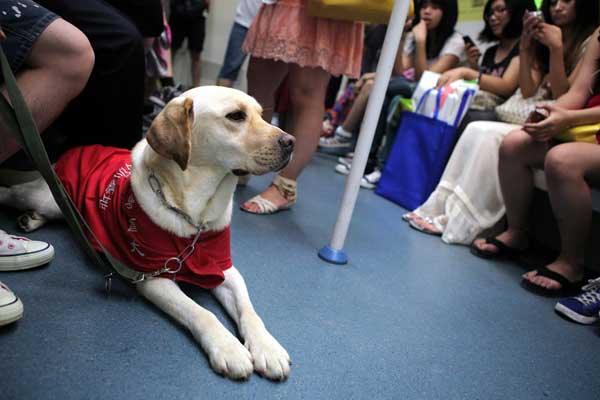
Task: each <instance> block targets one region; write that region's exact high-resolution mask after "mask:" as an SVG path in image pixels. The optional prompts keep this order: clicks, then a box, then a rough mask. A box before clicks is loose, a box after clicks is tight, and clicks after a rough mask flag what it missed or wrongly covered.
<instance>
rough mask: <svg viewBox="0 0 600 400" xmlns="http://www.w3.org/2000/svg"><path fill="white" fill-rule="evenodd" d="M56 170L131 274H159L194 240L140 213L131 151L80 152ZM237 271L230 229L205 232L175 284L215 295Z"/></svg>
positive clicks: (93, 148)
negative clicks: (214, 290) (227, 274)
mask: <svg viewBox="0 0 600 400" xmlns="http://www.w3.org/2000/svg"><path fill="white" fill-rule="evenodd" d="M55 170H56V174H57V175H58V177H59V178H60V180H61V181H62V183H63V185H64V186H65V189H66V190H67V192H68V193H69V195H70V196H71V198H72V199H73V202H74V203H75V205H76V206H77V208H78V209H79V211H80V212H81V215H83V217H84V218H85V220H86V221H87V223H88V224H89V225H90V227H91V228H92V230H93V232H94V234H95V235H96V237H97V238H98V240H99V241H100V243H102V246H104V248H105V249H106V250H107V251H108V252H109V253H110V254H111V255H112V256H113V257H115V258H117V259H118V260H119V261H121V262H123V263H124V264H125V265H127V266H129V267H130V268H133V269H135V270H137V271H141V272H154V271H156V270H158V269H160V268H162V267H163V266H164V264H165V261H166V260H167V259H169V258H171V257H176V256H177V255H178V254H179V253H180V252H181V251H182V250H183V249H184V248H185V247H186V246H187V245H189V244H190V243H191V242H192V240H193V239H194V238H193V236H192V237H189V238H179V237H176V236H175V235H173V234H172V233H170V232H167V231H165V230H164V229H162V228H160V227H159V226H157V225H156V224H155V223H154V222H152V220H151V219H150V218H149V217H148V216H147V215H146V213H145V212H144V211H143V210H142V209H141V208H140V206H139V205H138V203H137V201H136V199H135V195H134V193H133V190H132V189H131V183H130V179H129V178H130V176H131V151H129V150H123V149H117V148H112V147H104V146H99V145H96V146H86V147H78V148H75V149H71V150H69V151H68V152H66V153H65V154H64V155H63V156H61V157H60V159H59V160H58V162H57V163H56V166H55ZM90 240H91V241H92V244H93V245H94V247H95V248H96V250H100V247H99V246H98V245H97V243H95V241H94V240H93V239H91V238H90ZM231 266H232V263H231V251H230V229H229V226H228V227H227V228H225V229H224V230H222V231H220V232H215V231H210V232H203V233H202V234H201V235H200V240H199V241H198V243H197V244H196V249H195V250H194V252H193V253H192V255H191V256H190V257H189V258H187V259H186V260H185V262H184V265H183V267H182V269H181V270H180V271H179V272H178V273H177V275H176V276H175V279H176V280H178V281H184V282H188V283H191V284H194V285H197V286H200V287H203V288H206V289H212V288H214V287H216V286H218V285H219V284H221V283H222V282H223V280H224V279H225V278H224V275H223V271H224V270H226V269H228V268H230V267H231ZM170 267H171V268H174V267H175V265H172V264H171V265H170ZM164 276H165V277H169V278H172V277H173V276H172V275H170V274H165V275H164Z"/></svg>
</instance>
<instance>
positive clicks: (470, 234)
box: [414, 121, 521, 245]
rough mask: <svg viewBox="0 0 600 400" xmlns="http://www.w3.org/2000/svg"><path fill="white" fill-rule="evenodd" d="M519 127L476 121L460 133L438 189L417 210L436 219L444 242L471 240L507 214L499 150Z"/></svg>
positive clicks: (420, 214)
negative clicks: (500, 175) (501, 183)
mask: <svg viewBox="0 0 600 400" xmlns="http://www.w3.org/2000/svg"><path fill="white" fill-rule="evenodd" d="M520 127H521V126H520V125H513V124H507V123H504V122H490V121H476V122H472V123H470V124H469V125H468V126H467V128H466V129H465V131H464V132H463V134H462V135H461V137H460V139H459V141H458V143H457V144H456V147H455V148H454V151H453V152H452V156H451V157H450V160H449V161H448V164H447V165H446V169H445V170H444V174H443V175H442V178H441V180H440V183H439V184H438V186H437V187H436V189H435V191H434V192H433V193H432V194H431V195H430V196H429V198H428V199H427V201H426V202H425V203H423V205H421V206H420V207H419V208H417V209H416V210H414V212H415V213H416V214H417V215H419V216H421V217H423V218H425V217H428V218H430V219H431V220H432V221H433V225H435V227H436V228H437V229H439V230H440V231H442V232H443V233H442V240H443V241H444V242H446V243H458V244H467V245H468V244H471V242H473V240H474V239H475V238H476V237H477V235H478V234H479V233H481V232H482V231H484V230H485V229H488V228H491V227H492V226H494V225H495V224H496V223H497V222H498V221H499V220H500V218H502V216H503V215H504V212H505V208H504V200H503V198H502V193H501V191H500V182H499V178H498V150H499V148H500V143H501V142H502V139H503V138H504V137H505V136H506V135H507V134H508V133H509V132H511V131H513V130H515V129H519V128H520Z"/></svg>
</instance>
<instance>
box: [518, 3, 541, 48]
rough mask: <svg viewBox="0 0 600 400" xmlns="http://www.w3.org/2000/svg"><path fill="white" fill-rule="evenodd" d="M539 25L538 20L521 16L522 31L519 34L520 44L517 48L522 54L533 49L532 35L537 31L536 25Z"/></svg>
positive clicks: (527, 14)
mask: <svg viewBox="0 0 600 400" xmlns="http://www.w3.org/2000/svg"><path fill="white" fill-rule="evenodd" d="M540 23H541V21H540V20H539V18H536V17H534V16H531V15H529V13H527V12H526V13H525V14H524V15H523V31H522V33H521V42H520V43H519V48H520V50H521V51H522V52H525V53H529V52H530V51H531V50H532V47H533V40H534V39H535V37H534V35H535V33H536V31H537V27H538V25H539V24H540Z"/></svg>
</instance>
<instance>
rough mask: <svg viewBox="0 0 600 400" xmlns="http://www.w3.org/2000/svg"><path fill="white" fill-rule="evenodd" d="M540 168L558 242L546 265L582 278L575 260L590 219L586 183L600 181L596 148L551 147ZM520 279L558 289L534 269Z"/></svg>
mask: <svg viewBox="0 0 600 400" xmlns="http://www.w3.org/2000/svg"><path fill="white" fill-rule="evenodd" d="M544 170H545V172H546V182H547V184H548V195H549V196H550V202H551V204H552V209H553V210H554V215H555V217H556V221H557V223H558V230H559V232H560V242H561V250H560V255H559V256H558V258H557V259H556V261H554V262H553V263H551V264H549V265H547V268H548V269H550V270H552V271H554V272H557V273H559V274H561V275H563V276H564V277H566V278H567V279H569V280H570V281H572V282H575V281H578V280H580V279H582V278H583V270H582V268H581V266H580V265H579V263H580V262H581V260H582V258H583V251H584V243H586V239H587V238H588V235H589V232H590V226H591V221H592V194H591V191H590V187H589V185H588V182H593V183H600V148H599V147H598V146H597V145H595V144H588V143H567V144H562V145H560V146H557V147H554V148H552V149H551V150H550V151H549V152H548V155H547V156H546V161H545V166H544ZM523 278H524V279H526V280H528V281H530V282H531V283H534V284H536V285H538V286H542V287H544V288H547V289H560V284H559V283H558V282H556V281H554V280H552V279H548V278H546V277H543V276H538V275H537V273H536V271H530V272H528V273H526V274H525V275H523Z"/></svg>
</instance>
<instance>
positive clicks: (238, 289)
mask: <svg viewBox="0 0 600 400" xmlns="http://www.w3.org/2000/svg"><path fill="white" fill-rule="evenodd" d="M224 274H225V281H224V282H223V283H222V284H221V285H219V286H218V287H216V288H215V289H213V293H214V295H215V296H216V297H217V299H218V300H219V301H220V302H221V304H223V306H224V307H225V309H226V310H227V312H228V313H229V315H231V317H232V318H233V319H234V321H235V322H236V323H237V326H238V329H239V331H240V334H241V335H242V337H243V339H244V344H245V346H246V348H247V349H248V350H250V353H251V354H252V358H253V359H254V369H255V370H256V371H257V372H258V373H259V374H261V375H262V376H264V377H266V378H269V379H273V380H278V381H282V380H285V379H286V378H287V377H288V376H289V374H290V364H291V360H290V356H289V355H288V353H287V351H285V349H284V348H283V346H281V345H280V344H279V342H278V341H277V340H276V339H275V338H274V337H273V336H272V335H271V334H270V333H269V331H267V328H265V324H264V323H263V321H262V320H261V319H260V317H259V316H258V314H257V313H256V311H255V310H254V307H253V306H252V303H251V301H250V296H249V295H248V289H247V288H246V283H245V282H244V278H242V275H240V273H239V271H238V270H237V269H236V268H235V267H231V268H229V269H227V270H225V272H224Z"/></svg>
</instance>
